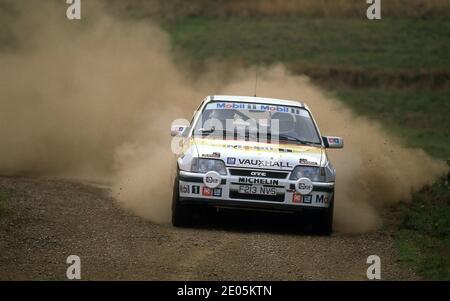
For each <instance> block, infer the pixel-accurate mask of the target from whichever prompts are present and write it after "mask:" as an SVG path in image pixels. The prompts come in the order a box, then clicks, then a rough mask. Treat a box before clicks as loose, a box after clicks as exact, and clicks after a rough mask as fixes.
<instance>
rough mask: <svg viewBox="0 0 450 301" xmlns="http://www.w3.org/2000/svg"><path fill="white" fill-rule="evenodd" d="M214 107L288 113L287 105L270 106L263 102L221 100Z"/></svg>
mask: <svg viewBox="0 0 450 301" xmlns="http://www.w3.org/2000/svg"><path fill="white" fill-rule="evenodd" d="M216 109H224V110H238V109H241V110H247V109H249V110H258V111H269V112H283V113H289V108H288V107H282V106H272V105H265V104H245V103H232V102H222V103H217V104H216Z"/></svg>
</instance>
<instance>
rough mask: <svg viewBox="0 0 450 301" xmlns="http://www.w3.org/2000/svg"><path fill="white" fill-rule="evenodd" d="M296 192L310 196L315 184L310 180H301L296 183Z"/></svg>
mask: <svg viewBox="0 0 450 301" xmlns="http://www.w3.org/2000/svg"><path fill="white" fill-rule="evenodd" d="M295 190H296V191H297V192H298V193H300V194H302V195H306V194H310V193H311V191H312V190H313V184H312V182H311V180H310V179H308V178H300V179H298V181H297V183H295Z"/></svg>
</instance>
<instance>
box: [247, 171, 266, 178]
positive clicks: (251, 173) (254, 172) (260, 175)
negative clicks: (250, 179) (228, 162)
mask: <svg viewBox="0 0 450 301" xmlns="http://www.w3.org/2000/svg"><path fill="white" fill-rule="evenodd" d="M250 175H251V176H254V177H267V172H263V171H252V172H250Z"/></svg>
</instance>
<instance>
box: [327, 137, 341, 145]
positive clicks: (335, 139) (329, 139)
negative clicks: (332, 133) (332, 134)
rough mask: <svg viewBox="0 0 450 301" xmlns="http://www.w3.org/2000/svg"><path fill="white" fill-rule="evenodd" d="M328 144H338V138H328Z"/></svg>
mask: <svg viewBox="0 0 450 301" xmlns="http://www.w3.org/2000/svg"><path fill="white" fill-rule="evenodd" d="M328 143H330V144H338V143H339V138H328Z"/></svg>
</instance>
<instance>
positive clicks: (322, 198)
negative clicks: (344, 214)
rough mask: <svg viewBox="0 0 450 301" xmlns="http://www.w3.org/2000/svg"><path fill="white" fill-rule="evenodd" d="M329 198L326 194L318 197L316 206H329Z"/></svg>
mask: <svg viewBox="0 0 450 301" xmlns="http://www.w3.org/2000/svg"><path fill="white" fill-rule="evenodd" d="M328 202H329V198H328V196H326V195H324V194H318V195H316V204H328Z"/></svg>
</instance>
